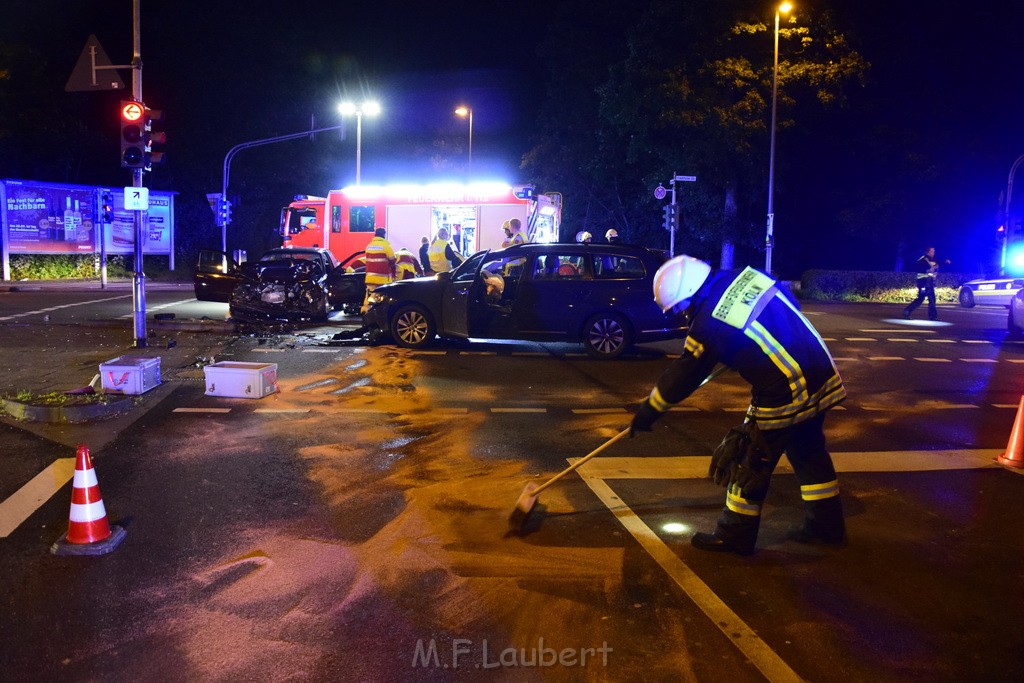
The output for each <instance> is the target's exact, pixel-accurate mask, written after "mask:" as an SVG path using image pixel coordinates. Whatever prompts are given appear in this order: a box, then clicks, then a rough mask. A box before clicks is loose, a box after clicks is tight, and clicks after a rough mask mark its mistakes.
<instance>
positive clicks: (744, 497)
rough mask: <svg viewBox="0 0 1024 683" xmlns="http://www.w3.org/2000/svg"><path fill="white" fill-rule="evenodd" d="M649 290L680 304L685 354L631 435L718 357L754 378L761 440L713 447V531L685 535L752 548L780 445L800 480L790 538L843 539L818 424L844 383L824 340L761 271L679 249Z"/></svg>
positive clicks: (752, 414) (708, 543)
mask: <svg viewBox="0 0 1024 683" xmlns="http://www.w3.org/2000/svg"><path fill="white" fill-rule="evenodd" d="M654 295H655V297H654V298H655V300H656V301H657V302H658V304H659V305H660V306H661V307H662V309H663V310H665V311H670V310H673V309H676V310H682V309H685V310H686V311H687V313H688V315H689V317H690V321H691V323H690V331H689V334H688V336H687V338H686V342H685V345H684V349H683V353H682V355H681V356H680V357H679V358H678V359H677V360H675V361H673V362H672V364H671V365H670V366H669V367H668V368H667V369H666V370H665V372H664V373H663V374H662V376H661V377H660V378H659V379H658V382H657V384H656V385H655V387H654V389H653V390H652V391H651V394H650V396H649V397H648V398H647V399H646V400H645V401H644V402H643V404H642V405H641V407H640V410H639V411H638V412H637V414H636V416H635V417H634V418H633V422H632V425H631V432H630V435H631V436H632V435H633V434H634V433H635V432H636V431H650V430H651V426H652V424H653V423H654V422H655V420H657V419H658V418H660V417H661V416H662V415H664V414H665V413H666V412H667V411H668V410H669V409H670V408H671V407H672V406H673V405H675V404H676V403H679V402H680V401H682V400H683V399H685V398H686V397H687V396H689V395H690V394H691V393H693V391H694V390H696V389H697V387H699V386H700V384H701V382H702V381H703V380H704V379H705V378H706V377H708V375H709V374H710V373H711V371H712V369H713V368H714V367H715V365H716V364H718V363H722V364H724V365H725V366H727V367H729V368H732V369H734V370H736V371H737V372H738V373H739V374H740V376H741V377H743V379H745V380H746V381H747V382H749V383H750V384H751V403H750V407H749V408H748V409H747V416H746V424H745V426H746V427H748V428H750V431H749V433H751V434H752V435H753V437H754V443H755V445H757V446H759V447H760V448H752V449H747V450H746V451H744V455H743V458H742V459H741V460H722V459H719V451H716V456H715V458H713V459H712V468H711V471H710V472H709V476H714V478H715V480H716V482H719V481H720V482H721V483H725V484H726V485H727V487H728V488H727V492H726V501H725V508H724V509H723V510H722V513H721V515H720V516H719V518H718V525H717V529H716V530H715V532H714V533H700V532H698V533H696V534H694V536H693V538H692V539H691V543H692V544H693V545H694V546H695V547H697V548H699V549H701V550H712V551H726V552H734V553H738V554H740V555H747V554H750V553H752V552H754V545H755V543H756V541H757V532H758V528H759V527H760V522H761V506H762V503H763V502H764V499H765V497H766V495H767V494H768V485H769V482H770V480H771V473H772V471H773V470H774V468H775V465H776V464H777V463H778V461H779V459H780V458H781V457H782V454H783V453H786V455H787V457H788V458H789V462H790V463H791V464H792V465H793V471H794V472H795V474H796V477H797V480H798V481H799V483H800V495H801V497H802V498H803V501H804V512H805V521H804V525H803V527H802V528H801V529H800V530H799V531H797V532H795V533H793V534H791V535H790V537H791V538H792V539H793V540H796V541H799V542H804V543H828V544H838V543H842V542H843V541H844V540H845V534H846V531H845V524H844V521H843V512H842V506H841V504H840V500H839V484H838V482H837V480H836V472H835V468H834V467H833V464H832V458H831V457H830V456H829V453H828V450H827V448H826V445H825V434H824V431H823V428H822V426H823V423H824V419H825V413H826V411H827V410H828V409H829V408H831V407H832V406H834V405H836V404H837V403H839V402H840V401H842V400H843V399H844V398H845V397H846V390H845V389H844V387H843V382H842V379H841V378H840V376H839V372H838V371H837V370H836V366H835V363H834V362H833V360H832V356H831V355H830V354H829V351H828V349H827V348H826V347H825V343H824V342H823V341H822V340H821V337H820V336H819V335H818V333H817V331H816V330H815V329H814V328H813V327H812V326H811V324H810V322H808V320H807V318H805V317H804V316H803V315H802V314H801V313H800V311H799V309H798V308H797V305H796V303H794V302H793V301H792V300H791V298H790V296H789V295H788V294H787V293H786V292H785V290H783V289H781V288H780V287H779V286H778V284H777V283H776V282H775V280H773V279H772V278H770V277H769V276H767V275H765V274H764V273H762V272H760V271H757V270H755V269H753V268H749V267H748V268H746V269H744V270H742V271H719V272H714V273H713V272H712V270H711V266H709V265H708V264H707V263H704V262H703V261H699V260H697V259H695V258H691V257H689V256H677V257H675V258H673V259H671V260H669V261H667V262H666V263H665V264H664V265H663V266H662V267H661V268H660V269H659V270H658V272H657V273H656V274H655V278H654ZM751 423H753V424H751ZM723 445H724V444H723ZM720 450H721V448H720Z"/></svg>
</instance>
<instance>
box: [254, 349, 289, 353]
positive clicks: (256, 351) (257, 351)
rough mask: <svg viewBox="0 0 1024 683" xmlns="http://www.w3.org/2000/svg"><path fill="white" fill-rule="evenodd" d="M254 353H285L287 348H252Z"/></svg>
mask: <svg viewBox="0 0 1024 683" xmlns="http://www.w3.org/2000/svg"><path fill="white" fill-rule="evenodd" d="M252 352H253V353H284V352H285V349H252Z"/></svg>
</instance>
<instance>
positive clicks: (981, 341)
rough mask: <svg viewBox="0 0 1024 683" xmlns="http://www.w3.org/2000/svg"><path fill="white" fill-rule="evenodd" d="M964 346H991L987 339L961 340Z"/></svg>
mask: <svg viewBox="0 0 1024 683" xmlns="http://www.w3.org/2000/svg"><path fill="white" fill-rule="evenodd" d="M960 341H962V342H963V343H964V344H991V343H992V342H990V341H988V340H987V339H961V340H960Z"/></svg>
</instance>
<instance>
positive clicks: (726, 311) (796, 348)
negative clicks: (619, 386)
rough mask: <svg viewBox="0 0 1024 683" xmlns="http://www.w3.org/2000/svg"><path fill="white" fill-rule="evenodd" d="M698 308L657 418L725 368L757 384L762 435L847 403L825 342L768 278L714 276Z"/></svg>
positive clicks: (659, 396) (755, 403) (660, 397)
mask: <svg viewBox="0 0 1024 683" xmlns="http://www.w3.org/2000/svg"><path fill="white" fill-rule="evenodd" d="M691 306H692V310H693V318H692V323H691V325H690V330H689V334H688V335H687V337H686V342H685V343H684V346H683V353H682V355H681V356H680V357H679V358H678V359H677V360H675V361H673V363H672V365H670V366H669V368H668V369H667V370H666V371H665V373H664V374H663V375H662V376H661V378H660V379H659V380H658V383H657V385H656V386H655V387H654V390H653V391H652V392H651V396H650V401H651V405H652V406H653V407H654V408H655V409H656V410H659V411H661V412H665V411H667V410H668V409H669V408H670V407H671V406H672V405H673V404H675V403H678V402H679V401H681V400H683V399H684V398H686V397H687V396H689V395H690V394H691V393H693V392H694V391H695V390H696V389H697V387H699V386H700V384H701V382H703V380H704V378H705V377H707V376H708V375H709V374H710V373H711V371H712V370H713V369H714V367H715V365H716V364H718V363H723V364H725V365H727V366H729V367H730V368H733V369H734V370H736V371H737V372H739V374H740V375H741V376H742V377H743V379H745V380H746V381H747V382H749V383H750V384H751V399H752V400H751V405H750V408H748V410H747V415H748V416H749V417H750V418H752V419H753V420H754V421H756V422H757V425H758V427H760V428H761V429H780V428H783V427H789V426H790V425H794V424H797V423H799V422H803V421H804V420H807V419H810V418H812V417H814V416H815V415H817V414H819V413H821V412H822V411H825V410H828V409H829V408H831V407H832V406H834V405H835V404H837V403H839V402H840V401H842V400H843V399H844V398H846V390H845V389H844V388H843V381H842V379H841V378H840V376H839V371H838V370H836V365H835V362H834V361H833V360H832V355H831V354H830V353H829V351H828V348H827V347H826V346H825V342H824V341H822V339H821V337H820V336H819V335H818V332H817V331H816V330H815V329H814V327H813V326H812V325H811V323H810V322H808V320H807V318H805V317H804V316H803V314H802V313H800V309H799V308H798V307H797V305H796V303H795V302H794V301H793V300H792V299H791V297H790V296H788V295H787V293H786V292H784V291H783V290H781V289H779V287H778V285H777V284H776V283H775V280H773V279H772V278H770V277H768V276H767V275H765V274H764V273H762V272H760V271H757V270H754V269H753V268H746V269H745V270H743V271H742V272H737V271H724V272H721V271H720V272H718V273H714V274H712V275H711V276H710V277H709V278H708V281H707V282H705V283H704V284H703V285H702V286H701V288H700V289H699V290H698V291H697V293H696V294H695V295H694V297H693V304H691Z"/></svg>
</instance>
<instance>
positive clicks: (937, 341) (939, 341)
mask: <svg viewBox="0 0 1024 683" xmlns="http://www.w3.org/2000/svg"><path fill="white" fill-rule="evenodd" d="M925 341H926V342H931V343H932V344H956V339H925Z"/></svg>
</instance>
